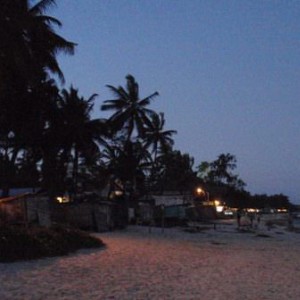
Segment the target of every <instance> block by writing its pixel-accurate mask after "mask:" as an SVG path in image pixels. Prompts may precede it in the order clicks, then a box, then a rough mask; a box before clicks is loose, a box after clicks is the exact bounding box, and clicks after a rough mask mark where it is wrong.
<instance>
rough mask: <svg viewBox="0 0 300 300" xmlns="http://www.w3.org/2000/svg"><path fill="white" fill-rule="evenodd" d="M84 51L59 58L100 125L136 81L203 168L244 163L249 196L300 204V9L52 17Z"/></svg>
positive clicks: (100, 0)
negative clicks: (114, 98)
mask: <svg viewBox="0 0 300 300" xmlns="http://www.w3.org/2000/svg"><path fill="white" fill-rule="evenodd" d="M49 14H50V15H52V16H55V17H57V18H58V19H59V20H61V21H62V23H63V28H62V29H61V30H58V32H59V33H60V34H62V35H63V36H64V37H66V38H68V39H69V40H72V41H74V42H76V43H78V46H77V50H76V54H75V55H74V56H73V57H61V58H60V64H61V67H62V69H63V71H64V74H65V77H66V87H68V86H69V85H70V84H71V83H72V84H73V85H74V86H75V87H77V88H79V91H80V93H81V94H82V95H84V96H85V97H89V96H90V95H91V94H93V93H98V94H99V95H100V96H99V97H98V100H97V103H96V106H95V113H94V117H101V116H102V117H105V116H107V115H105V114H104V113H102V112H101V111H100V110H99V107H100V104H101V103H102V101H104V100H106V99H110V98H111V95H110V94H109V93H108V90H107V89H106V87H105V85H106V84H112V85H115V86H118V85H124V84H125V76H126V75H127V74H128V73H130V74H132V75H134V76H135V78H136V79H137V81H138V82H139V84H140V89H141V95H143V96H147V95H149V94H151V93H152V92H154V91H158V92H159V93H160V97H158V98H156V100H155V102H154V103H153V106H152V108H153V109H155V110H156V111H158V112H159V111H162V112H164V113H165V117H166V129H175V130H177V131H178V134H177V136H175V148H176V149H178V150H181V151H182V152H186V153H189V154H190V155H191V156H193V157H194V158H195V165H199V164H200V162H201V161H204V160H207V161H211V160H214V159H216V158H217V156H218V155H219V154H221V153H227V152H229V153H231V154H234V155H235V156H236V157H237V160H238V168H237V173H238V174H239V175H240V177H241V178H242V179H243V180H244V181H245V182H246V183H247V190H249V191H250V192H251V193H267V194H275V193H283V194H286V195H288V196H289V197H290V200H291V201H292V202H294V203H300V191H299V186H300V184H299V178H300V139H299V133H300V119H299V115H300V101H299V95H300V1H276V0H273V1H258V0H257V1H239V0H237V1H231V0H226V1H213V0H212V1H209V0H207V1H200V0H198V1H196V0H189V1H183V0H130V1H129V0H76V1H70V0H69V1H59V0H57V8H55V9H53V10H51V11H50V12H49Z"/></svg>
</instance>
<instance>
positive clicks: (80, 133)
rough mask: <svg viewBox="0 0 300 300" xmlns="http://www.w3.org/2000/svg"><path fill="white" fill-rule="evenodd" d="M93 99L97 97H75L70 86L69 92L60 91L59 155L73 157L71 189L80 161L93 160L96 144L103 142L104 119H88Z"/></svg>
mask: <svg viewBox="0 0 300 300" xmlns="http://www.w3.org/2000/svg"><path fill="white" fill-rule="evenodd" d="M96 97H97V94H93V95H92V96H90V97H89V98H88V99H87V100H86V99H84V98H83V97H79V95H78V90H77V89H74V88H73V87H71V88H70V91H67V90H65V89H64V90H63V91H62V98H61V112H62V126H61V133H60V135H61V137H62V138H63V143H62V147H63V153H62V155H63V156H64V157H65V158H66V159H67V158H68V157H70V155H71V156H73V159H72V170H73V171H72V178H73V182H74V185H75V186H76V183H77V175H78V168H79V163H80V159H81V158H82V159H85V160H89V159H90V158H91V157H92V158H93V157H95V156H96V155H97V154H98V153H99V144H103V143H104V139H103V137H104V135H106V120H104V119H91V117H90V114H91V112H92V110H93V106H94V100H95V98H96Z"/></svg>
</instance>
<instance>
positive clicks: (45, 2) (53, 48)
mask: <svg viewBox="0 0 300 300" xmlns="http://www.w3.org/2000/svg"><path fill="white" fill-rule="evenodd" d="M54 4H55V1H54V0H41V1H39V2H37V3H36V4H35V5H30V1H29V0H1V9H0V40H1V43H0V128H1V132H0V139H1V141H0V150H1V147H2V146H1V142H2V141H3V140H2V137H3V139H4V141H5V140H7V137H8V136H9V135H12V136H13V137H14V144H13V147H12V148H13V149H12V155H11V157H10V162H11V163H12V164H14V163H15V161H16V157H17V156H18V155H19V154H18V153H19V152H20V151H22V149H25V148H28V147H32V146H33V145H34V144H38V143H39V142H38V139H37V138H36V135H35V134H34V133H37V129H40V132H39V133H37V135H42V132H44V127H43V124H46V123H47V122H49V120H46V119H44V120H42V118H44V117H45V114H47V113H46V111H47V110H49V107H48V106H47V105H45V103H47V104H49V103H48V102H51V101H48V98H47V91H43V92H41V91H40V90H39V89H40V87H41V86H44V84H45V83H46V82H47V81H48V79H49V78H50V74H56V75H58V77H59V78H60V79H61V81H63V74H62V71H61V69H60V67H59V65H58V62H57V60H56V55H57V54H58V53H59V52H63V53H67V54H73V52H74V47H75V44H74V43H72V42H69V41H67V40H65V39H64V38H62V37H61V36H59V35H57V34H56V33H55V30H54V26H61V23H60V22H59V21H58V20H57V19H55V18H53V17H50V16H47V15H44V12H45V11H46V10H47V9H48V8H50V7H51V6H52V5H54ZM42 89H44V88H42ZM50 98H51V97H50ZM51 100H52V98H51ZM44 102H45V103H44ZM52 104H55V103H52ZM52 104H51V105H52ZM33 136H34V137H35V140H33V139H32V137H33ZM28 137H29V138H28ZM44 149H45V147H44ZM53 153H55V151H54V152H53ZM50 165H51V163H50ZM7 173H9V172H7Z"/></svg>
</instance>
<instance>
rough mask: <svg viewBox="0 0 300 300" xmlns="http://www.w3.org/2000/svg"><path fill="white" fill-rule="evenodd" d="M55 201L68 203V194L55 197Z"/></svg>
mask: <svg viewBox="0 0 300 300" xmlns="http://www.w3.org/2000/svg"><path fill="white" fill-rule="evenodd" d="M56 201H57V202H58V203H68V202H70V198H69V197H68V196H63V197H56Z"/></svg>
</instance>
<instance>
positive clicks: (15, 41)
mask: <svg viewBox="0 0 300 300" xmlns="http://www.w3.org/2000/svg"><path fill="white" fill-rule="evenodd" d="M2 3H3V4H2V5H1V13H0V28H1V31H0V40H1V48H0V49H1V50H0V58H1V63H3V66H5V67H6V69H5V70H7V71H8V72H9V73H10V74H7V75H8V76H9V75H11V76H16V75H17V76H18V78H19V77H20V76H22V80H24V81H25V82H27V81H28V79H31V80H34V81H36V80H37V79H40V78H41V76H42V74H45V71H50V72H51V73H53V74H57V75H58V76H59V78H60V79H61V80H63V73H62V71H61V69H60V67H59V65H58V62H57V60H56V55H57V53H59V52H63V53H67V54H73V53H74V46H75V44H74V43H72V42H69V41H67V40H65V39H64V38H62V37H61V36H59V35H57V34H56V33H55V31H54V29H53V27H54V26H59V27H60V26H61V22H60V21H59V20H57V19H55V18H53V17H51V16H47V15H44V14H43V13H44V12H45V11H46V10H47V9H48V8H50V7H51V6H53V5H55V0H41V1H39V2H38V3H36V4H35V5H34V6H30V4H29V3H30V1H29V0H2ZM1 73H2V74H1V75H2V76H3V75H4V74H3V73H4V71H3V70H1ZM9 78H10V79H11V77H10V76H9ZM25 79H26V80H25Z"/></svg>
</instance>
